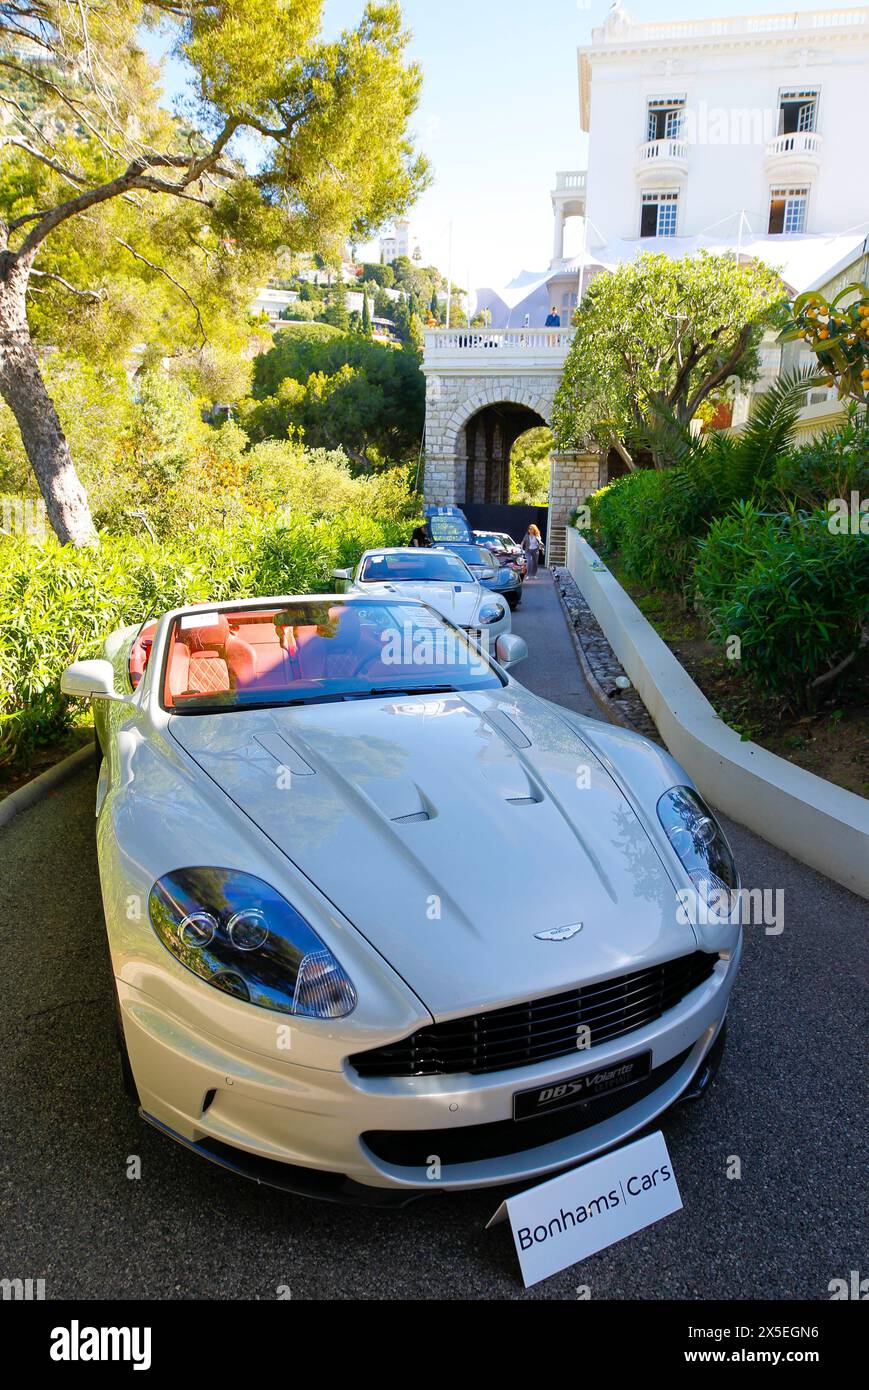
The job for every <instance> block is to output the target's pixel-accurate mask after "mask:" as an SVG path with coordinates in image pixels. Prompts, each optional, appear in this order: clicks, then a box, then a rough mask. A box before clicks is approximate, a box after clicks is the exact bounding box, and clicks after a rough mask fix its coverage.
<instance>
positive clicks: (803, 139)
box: [424, 3, 869, 538]
mask: <svg viewBox="0 0 869 1390" xmlns="http://www.w3.org/2000/svg"><path fill="white" fill-rule="evenodd" d="M578 66H579V109H580V124H581V128H582V129H583V130H585V131H587V132H588V133H589V137H590V139H589V159H588V169H587V170H573V171H565V172H561V173H559V174H558V175H557V176H556V180H555V188H554V189H553V192H552V205H553V212H554V236H553V248H552V250H553V256H552V261H551V263H550V265H549V267H548V268H547V269H546V270H545V271H541V272H523V274H522V275H520V276H519V277H517V279H516V280H514V281H513V282H512V283H511V284H510V285H508V286H505V287H503V288H487V289H482V290H478V291H477V293H476V306H475V307H476V309H478V310H479V309H483V308H485V309H489V310H490V311H491V323H492V327H491V328H489V329H485V330H476V329H475V330H464V331H461V330H453V331H451V332H448V331H446V330H441V331H437V330H435V331H432V332H430V333H428V334H427V335H426V351H425V362H424V370H425V372H426V376H427V378H428V382H427V385H428V410H427V433H426V455H427V467H426V495H427V497H428V498H429V500H431V501H440V502H458V503H462V502H466V503H473V502H489V503H492V502H495V503H497V502H506V501H507V500H508V495H509V454H510V449H511V448H512V445H513V443H514V442H515V440H516V439H517V438H518V436H519V435H520V434H522V433H523V432H524V430H525V429H527V428H530V427H531V426H533V425H535V424H540V423H542V422H548V420H549V418H550V412H551V409H552V404H553V399H554V396H555V392H556V390H557V387H558V382H559V379H560V372H561V368H562V366H563V362H564V358H565V356H566V354H567V351H568V348H569V345H570V339H571V329H570V326H569V325H570V322H571V315H572V313H573V310H574V308H575V307H576V304H577V302H578V300H579V298H580V296H581V294H582V293H583V292H584V288H585V286H586V285H587V283H588V281H589V279H590V278H591V277H592V276H593V275H596V274H600V273H604V272H606V271H607V270H611V269H613V268H614V267H615V266H617V265H618V264H620V263H621V262H624V261H626V260H630V259H632V258H634V257H635V256H637V255H638V254H641V253H642V252H645V251H649V250H653V251H664V252H666V253H667V254H668V255H673V256H677V257H679V256H685V255H691V254H693V253H696V252H697V251H698V250H699V249H700V248H703V247H705V248H707V249H709V250H711V251H733V252H735V253H737V254H740V255H742V256H745V257H752V258H760V259H762V260H764V261H765V262H766V263H767V264H769V265H772V266H775V267H776V268H777V269H779V270H780V272H781V274H782V276H783V278H784V280H785V281H786V283H787V284H788V285H789V286H790V288H791V289H792V290H793V291H794V292H800V291H802V290H805V289H808V288H822V287H826V286H828V285H829V284H830V283H831V282H836V283H838V282H841V284H842V285H844V284H846V283H848V281H849V280H853V279H859V278H865V276H866V272H867V253H869V180H867V178H866V176H865V173H864V171H865V169H866V156H865V119H864V115H865V110H866V99H867V92H869V7H856V8H849V9H836V10H805V11H800V12H796V13H790V14H778V15H747V16H743V17H735V18H727V19H696V20H683V21H678V22H674V23H660V24H635V23H634V22H633V21H632V20H631V18H630V16H629V15H628V14H627V13H626V11H625V10H624V9H623V8H622V7H621V5H620V4H618V3H616V4H615V5H614V6H613V8H612V9H611V11H610V13H609V15H608V16H607V19H606V22H605V23H604V25H603V26H602V27H600V28H596V29H594V30H593V31H592V36H591V42H590V43H589V44H585V45H583V46H581V47H580V48H579V50H578ZM571 218H579V219H581V228H582V232H581V242H582V250H581V252H580V254H579V255H577V256H574V257H571V258H569V259H565V258H564V245H565V239H564V231H565V224H566V223H567V222H568V221H569V220H570V219H571ZM552 305H555V306H556V308H557V309H558V311H559V313H560V316H561V328H560V329H559V330H558V331H552V330H549V331H543V329H542V325H543V323H544V320H545V317H546V315H547V313H548V312H549V309H550V308H551V306H552ZM763 359H764V361H763V379H762V380H761V382H760V383H759V386H760V387H761V388H762V387H763V385H764V383H765V382H766V381H768V380H769V379H770V378H771V377H773V376H775V375H776V374H777V373H778V372H779V370H780V369H781V350H780V349H779V348H778V347H777V346H775V345H774V344H769V345H767V347H765V349H764V352H763ZM827 394H828V393H827V392H826V391H822V392H820V393H817V394H816V396H815V398H814V399H813V400H812V401H810V404H809V407H808V410H807V411H806V412H805V415H806V421H805V424H806V428H807V429H808V428H812V427H817V424H818V422H821V423H824V422H826V420H827V419H828V418H829V417H830V416H831V414H834V413H835V411H836V409H837V403H836V402H835V401H830V400H828V399H827ZM747 410H748V400H747V399H745V400H742V401H737V403H736V406H735V410H734V423H736V424H738V423H739V422H740V421H741V420H743V419H744V418H745V416H746V414H747ZM601 470H603V471H601ZM605 477H606V462H605V461H603V463H602V461H601V460H600V458H599V456H598V455H597V454H596V453H595V454H592V453H589V454H588V455H585V456H581V457H571V458H565V457H561V458H558V457H556V458H554V460H553V476H552V488H551V494H550V532H551V535H552V536H553V538H554V537H555V535H556V533H557V534H561V523H562V522H564V521H566V519H567V515H568V513H569V510H570V508H572V507H573V506H574V505H575V504H576V502H577V501H579V500H581V499H582V497H584V496H585V495H587V493H588V491H589V490H591V489H593V488H594V487H596V486H597V485H598V480H599V478H602V479H605Z"/></svg>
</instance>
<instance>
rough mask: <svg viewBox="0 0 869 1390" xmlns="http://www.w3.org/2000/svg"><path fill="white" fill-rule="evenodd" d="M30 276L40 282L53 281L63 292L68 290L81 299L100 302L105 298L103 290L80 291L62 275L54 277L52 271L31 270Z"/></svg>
mask: <svg viewBox="0 0 869 1390" xmlns="http://www.w3.org/2000/svg"><path fill="white" fill-rule="evenodd" d="M30 274H31V275H37V276H39V278H40V279H41V280H53V281H54V282H55V284H57V285H62V286H63V288H64V289H65V290H69V292H70V293H71V294H77V295H79V296H80V297H81V298H82V299H97V300H100V299H105V298H106V291H105V290H80V289H79V288H78V287H77V286H76V285H72V284H70V282H69V280H65V279H64V278H63V276H62V275H56V274H55V273H54V271H53V270H31V272H30Z"/></svg>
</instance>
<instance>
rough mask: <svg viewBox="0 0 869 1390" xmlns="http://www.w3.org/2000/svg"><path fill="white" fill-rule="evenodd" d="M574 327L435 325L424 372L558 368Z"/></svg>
mask: <svg viewBox="0 0 869 1390" xmlns="http://www.w3.org/2000/svg"><path fill="white" fill-rule="evenodd" d="M574 332H575V330H574V329H573V328H432V329H429V330H428V331H427V332H426V335H425V352H424V356H423V370H424V371H435V372H443V371H454V370H458V371H460V372H461V371H470V372H474V373H477V372H480V371H482V372H488V371H494V372H495V373H500V372H503V371H505V370H509V371H526V372H534V371H541V370H542V371H558V370H560V368H561V367H563V366H564V362H565V359H566V357H567V354H568V352H569V350H570V344H571V343H572V341H573V335H574Z"/></svg>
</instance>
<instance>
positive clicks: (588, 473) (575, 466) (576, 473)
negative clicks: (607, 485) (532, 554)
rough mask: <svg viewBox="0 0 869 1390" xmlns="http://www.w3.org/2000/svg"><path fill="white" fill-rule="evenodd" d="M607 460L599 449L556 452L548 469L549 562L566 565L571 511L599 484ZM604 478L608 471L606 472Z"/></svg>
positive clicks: (595, 489)
mask: <svg viewBox="0 0 869 1390" xmlns="http://www.w3.org/2000/svg"><path fill="white" fill-rule="evenodd" d="M602 469H603V470H605V469H606V463H605V460H604V459H603V456H602V454H601V451H600V449H599V448H597V447H596V446H595V447H591V446H590V447H589V448H588V449H587V450H584V451H577V452H576V453H571V454H553V455H552V462H551V465H550V470H549V528H548V533H549V546H548V550H549V561H550V563H551V564H554V565H563V564H564V562H565V559H566V548H565V547H566V538H565V528H566V526H567V525H568V523H569V521H570V514H571V512H572V511H573V510H574V508H575V507H578V506H580V504H581V503H583V502H584V501H585V499H586V498H587V497H588V496H590V494H591V493H592V492H596V491H597V489H598V487H599V486H600V479H601V470H602ZM603 476H604V477H605V471H604V475H603Z"/></svg>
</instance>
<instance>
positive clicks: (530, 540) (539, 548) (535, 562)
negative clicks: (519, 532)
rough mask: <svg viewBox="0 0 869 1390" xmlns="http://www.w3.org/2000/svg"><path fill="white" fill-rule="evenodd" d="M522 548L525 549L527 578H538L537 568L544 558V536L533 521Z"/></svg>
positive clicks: (523, 540)
mask: <svg viewBox="0 0 869 1390" xmlns="http://www.w3.org/2000/svg"><path fill="white" fill-rule="evenodd" d="M522 549H523V550H524V551H525V564H526V566H527V574H526V578H527V579H536V578H537V568H538V566H539V565H540V563H541V562H542V560H543V537H542V536H541V534H540V531H539V530H538V528H537V527H536V526H535V525H534V524H533V523H532V524H531V525H530V526H529V527H528V530H527V531H526V532H525V535H524V537H523V539H522Z"/></svg>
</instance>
